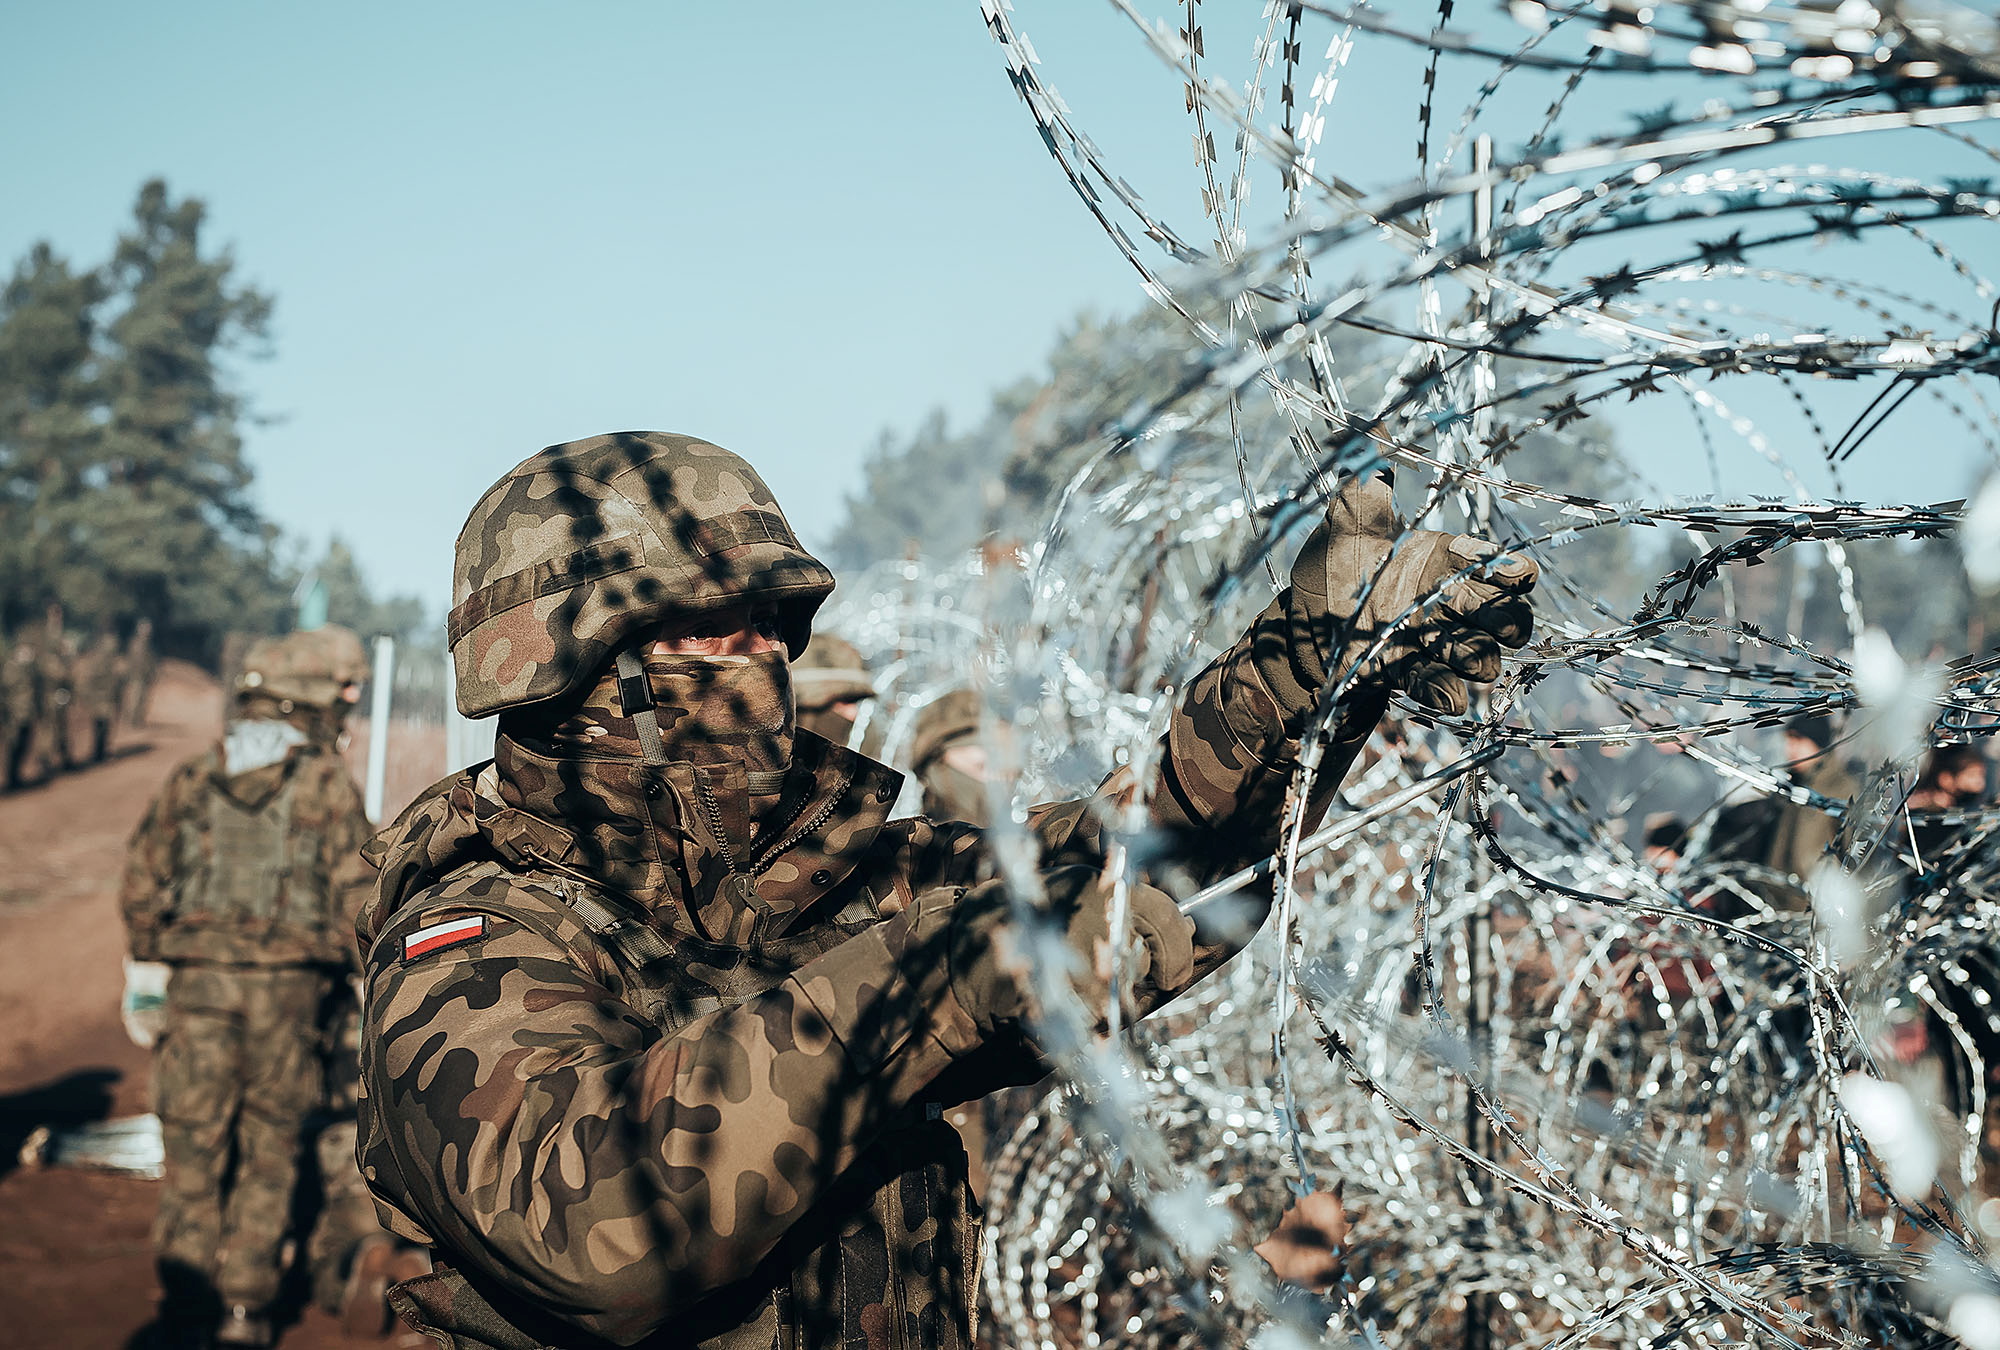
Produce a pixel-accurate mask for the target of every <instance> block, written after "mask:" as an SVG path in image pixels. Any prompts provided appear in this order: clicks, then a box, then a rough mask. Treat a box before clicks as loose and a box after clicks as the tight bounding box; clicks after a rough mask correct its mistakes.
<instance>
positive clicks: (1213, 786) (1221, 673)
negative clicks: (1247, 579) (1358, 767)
mask: <svg viewBox="0 0 2000 1350" xmlns="http://www.w3.org/2000/svg"><path fill="white" fill-rule="evenodd" d="M1267 613H1268V611H1267ZM1318 697H1319V691H1318V689H1317V688H1315V687H1314V686H1313V684H1312V683H1311V682H1310V681H1309V680H1307V679H1305V678H1304V677H1303V676H1302V675H1301V673H1300V672H1299V670H1298V668H1297V666H1296V663H1295V662H1294V661H1293V660H1292V658H1291V644H1290V642H1289V640H1288V639H1287V637H1286V636H1285V634H1284V632H1283V630H1282V626H1281V625H1279V624H1276V623H1274V622H1272V621H1269V620H1267V619H1266V618H1265V617H1263V616H1259V619H1258V621H1257V622H1256V623H1253V624H1252V625H1251V626H1250V629H1249V631H1247V632H1246V633H1244V634H1243V636H1242V637H1241V638H1239V639H1237V641H1236V643H1235V645H1233V646H1231V647H1230V648H1229V650H1227V651H1225V652H1223V653H1222V654H1221V655H1220V656H1218V657H1216V658H1215V660H1213V661H1211V662H1210V663H1209V664H1208V665H1207V666H1206V667H1205V668H1204V669H1203V670H1202V672H1201V673H1200V674H1199V675H1197V676H1195V678H1194V679H1193V680H1192V681H1190V682H1189V684H1188V689H1187V693H1186V695H1185V696H1184V697H1183V698H1182V699H1181V705H1180V707H1179V708H1178V709H1177V710H1176V711H1175V713H1174V718H1173V721H1172V722H1171V723H1170V724H1169V725H1168V727H1167V736H1166V747H1165V751H1166V752H1165V754H1164V755H1163V756H1162V760H1163V763H1162V766H1161V771H1160V785H1159V789H1158V791H1156V792H1155V793H1154V794H1153V798H1152V822H1153V824H1154V826H1155V827H1157V828H1159V829H1162V830H1166V831H1168V832H1170V833H1171V834H1173V835H1174V836H1176V837H1177V838H1178V839H1180V840H1181V842H1182V844H1183V847H1184V850H1185V851H1187V852H1189V853H1192V854H1193V855H1194V856H1193V858H1192V859H1191V861H1193V862H1194V863H1195V865H1196V867H1197V870H1198V871H1199V872H1200V873H1201V874H1202V879H1203V880H1205V881H1206V880H1214V879H1215V878H1217V877H1219V876H1222V875H1225V874H1226V873H1228V872H1232V871H1234V870H1236V869H1237V868H1239V867H1242V866H1244V865H1246V864H1248V863H1250V862H1253V861H1255V860H1256V859H1258V858H1262V857H1267V856H1269V855H1270V854H1271V853H1272V852H1273V851H1274V850H1275V849H1276V848H1277V847H1278V844H1279V842H1280V841H1279V833H1280V826H1281V824H1282V817H1283V814H1284V803H1285V793H1286V790H1287V788H1288V786H1289V785H1290V783H1291V779H1292V776H1293V774H1294V773H1296V772H1297V770H1298V767H1299V741H1300V737H1301V735H1302V734H1303V733H1304V731H1305V723H1306V721H1307V719H1308V717H1309V715H1310V713H1311V711H1312V709H1313V707H1314V706H1315V704H1316V703H1317V701H1318ZM1387 707H1388V695H1387V694H1385V693H1383V692H1381V691H1380V690H1376V689H1369V690H1365V691H1361V692H1357V693H1352V694H1350V695H1349V696H1348V697H1347V698H1346V699H1345V700H1344V701H1343V703H1342V705H1341V708H1340V713H1339V717H1338V719H1337V721H1336V722H1335V725H1334V734H1333V741H1332V743H1331V744H1329V745H1328V746H1327V750H1326V756H1325V758H1324V759H1323V760H1322V761H1321V765H1320V770H1319V774H1318V776H1317V778H1316V779H1315V780H1314V784H1313V786H1314V792H1313V797H1312V800H1311V801H1310V802H1309V803H1308V806H1307V813H1306V822H1305V824H1306V828H1307V829H1308V830H1311V829H1313V828H1315V827H1316V826H1317V825H1318V824H1319V822H1320V820H1321V819H1322V818H1323V817H1324V816H1325V814H1326V809H1327V807H1328V805H1329V804H1331V802H1332V800H1333V795H1334V793H1335V791H1336V790H1338V788H1339V787H1340V781H1341V779H1342V778H1343V777H1345V776H1346V773H1347V768H1348V766H1349V765H1350V764H1352V763H1353V762H1354V757H1355V756H1356V755H1357V754H1359V753H1360V751H1361V747H1362V745H1363V744H1364V743H1365V742H1366V741H1367V739H1368V737H1369V734H1370V733H1371V732H1373V731H1374V729H1375V724H1376V723H1377V722H1378V721H1380V720H1381V717H1382V713H1383V712H1384V710H1385V709H1386V708H1387Z"/></svg>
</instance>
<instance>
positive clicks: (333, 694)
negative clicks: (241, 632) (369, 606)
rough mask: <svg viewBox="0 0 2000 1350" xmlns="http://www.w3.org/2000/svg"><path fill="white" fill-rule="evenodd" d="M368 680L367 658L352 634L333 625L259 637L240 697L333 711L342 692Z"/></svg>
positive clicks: (246, 659) (241, 677) (246, 662)
mask: <svg viewBox="0 0 2000 1350" xmlns="http://www.w3.org/2000/svg"><path fill="white" fill-rule="evenodd" d="M367 678H368V654H367V653H366V652H365V651H363V650H362V647H361V639H360V638H358V637H356V636H355V635H354V633H353V631H352V630H350V629H346V628H342V627H341V626H340V625H339V624H334V623H330V624H327V625H325V626H324V627H321V628H314V629H312V630H310V631H308V632H303V633H287V634H285V636H283V637H275V638H273V637H267V638H258V639H257V640H256V641H255V642H253V643H251V644H250V650H249V651H247V652H245V653H244V654H243V669H242V670H241V671H239V672H237V676H236V695H237V697H238V698H244V697H248V696H250V695H254V694H262V695H264V696H265V697H267V698H274V699H277V700H279V701H280V702H285V701H289V702H292V703H298V704H304V705H306V706H309V707H315V708H330V707H334V706H337V705H341V704H344V703H345V702H346V700H345V699H343V698H342V697H341V691H342V690H344V689H346V688H347V686H349V685H351V684H360V683H361V682H362V681H363V680H365V679H367Z"/></svg>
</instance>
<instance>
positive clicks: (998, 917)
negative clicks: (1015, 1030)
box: [918, 866, 1195, 1034]
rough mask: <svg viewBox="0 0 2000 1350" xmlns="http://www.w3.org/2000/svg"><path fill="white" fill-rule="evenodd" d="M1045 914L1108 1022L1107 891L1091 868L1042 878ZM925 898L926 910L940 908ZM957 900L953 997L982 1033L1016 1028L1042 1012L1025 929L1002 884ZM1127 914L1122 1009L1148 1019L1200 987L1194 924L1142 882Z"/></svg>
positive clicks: (1079, 986) (948, 963)
mask: <svg viewBox="0 0 2000 1350" xmlns="http://www.w3.org/2000/svg"><path fill="white" fill-rule="evenodd" d="M1043 883H1044V886H1045V888H1046V890H1047V893H1048V898H1049V911H1048V912H1049V916H1050V918H1051V919H1052V920H1053V921H1054V922H1056V923H1058V924H1061V925H1062V927H1063V937H1064V940H1065V942H1066V943H1067V944H1068V946H1069V948H1070V950H1071V951H1072V952H1074V953H1075V954H1076V956H1077V957H1079V958H1080V959H1079V960H1078V961H1077V962H1076V963H1075V965H1074V966H1073V967H1072V970H1071V983H1072V985H1073V987H1074V988H1075V990H1076V993H1077V997H1078V998H1080V999H1081V1000H1082V1001H1083V1005H1084V1006H1085V1007H1086V1008H1088V1009H1090V1010H1091V1011H1092V1013H1093V1014H1094V1015H1095V1017H1096V1018H1097V1021H1098V1024H1099V1025H1102V1024H1103V1022H1104V1018H1105V1012H1106V1010H1107V1009H1108V1007H1109V1006H1110V999H1111V989H1110V979H1111V899H1112V892H1111V887H1110V885H1109V884H1108V883H1106V882H1105V880H1104V879H1103V877H1102V875H1101V874H1099V873H1098V872H1097V871H1096V870H1095V869H1094V868H1089V867H1082V866H1075V867H1062V868H1057V869H1055V870H1053V871H1051V872H1048V873H1046V874H1044V877H1043ZM938 894H939V893H938V892H932V893H931V894H930V895H927V896H922V897H919V899H918V905H919V907H920V908H923V907H926V905H927V902H928V903H936V902H935V901H932V899H931V897H932V896H936V895H938ZM947 894H949V895H950V896H951V897H952V898H951V899H950V900H949V901H948V903H949V906H950V919H949V929H948V934H949V935H948V937H946V938H945V940H944V942H943V944H942V945H943V948H944V955H945V960H944V962H943V963H942V964H943V965H944V967H945V969H946V974H947V978H948V979H949V981H950V986H951V992H952V996H953V998H954V999H955V1000H956V1001H957V1003H958V1005H959V1007H961V1008H963V1009H964V1010H965V1011H966V1012H967V1013H968V1014H969V1015H970V1016H971V1017H972V1018H973V1020H974V1021H975V1022H977V1023H978V1024H979V1027H980V1029H981V1031H982V1032H984V1033H987V1034H991V1033H992V1032H993V1031H995V1030H997V1029H998V1028H1000V1027H1002V1026H1006V1025H1017V1024H1019V1023H1020V1022H1022V1021H1023V1020H1024V1019H1026V1018H1027V1017H1028V1016H1029V1015H1030V1014H1031V1013H1033V1012H1035V1011H1036V1010H1037V1001H1036V998H1035V995H1034V991H1033V989H1032V987H1031V985H1030V983H1029V980H1030V972H1029V971H1028V970H1027V968H1026V964H1025V961H1024V960H1023V955H1024V954H1023V953H1022V952H1021V951H1020V950H1019V938H1020V932H1019V928H1018V925H1017V922H1016V919H1015V916H1014V912H1013V906H1012V904H1011V903H1010V902H1009V900H1008V898H1007V892H1006V889H1005V887H1004V885H1003V884H1002V883H1001V882H998V881H989V882H987V883H986V884H984V885H982V886H977V887H975V888H973V889H972V890H970V891H966V892H964V893H962V894H960V893H958V892H956V891H953V892H949V893H947ZM1126 909H1127V915H1128V920H1129V924H1130V927H1131V930H1132V933H1133V935H1134V936H1135V937H1136V938H1137V939H1138V940H1137V941H1136V942H1135V943H1133V945H1132V947H1131V949H1130V950H1129V951H1128V952H1127V953H1126V957H1125V960H1124V962H1123V963H1122V969H1121V970H1120V972H1119V973H1120V975H1121V977H1122V979H1123V982H1124V985H1125V987H1124V988H1123V989H1121V990H1120V991H1119V996H1120V999H1121V1001H1122V1003H1123V1006H1124V1007H1125V1009H1126V1011H1127V1012H1128V1013H1129V1014H1130V1015H1132V1016H1135V1017H1137V1016H1143V1015H1144V1014H1145V1013H1147V1012H1150V1011H1151V1010H1152V1009H1153V1008H1155V1007H1157V1006H1158V1005H1159V1004H1161V1003H1163V1002H1165V1001H1166V999H1167V998H1169V997H1171V996H1172V995H1174V994H1176V993H1179V992H1180V991H1181V990H1182V989H1184V988H1186V987H1187V986H1188V985H1189V984H1190V983H1192V982H1193V980H1194V969H1195V952H1194V923H1193V921H1192V920H1190V919H1188V918H1187V916H1186V915H1184V914H1182V913H1181V911H1180V906H1179V905H1177V904H1175V903H1174V899H1173V897H1172V896H1170V895H1168V894H1167V893H1166V892H1165V891H1162V890H1159V889H1157V888H1156V887H1152V886H1148V885H1146V884H1145V883H1143V882H1133V883H1132V884H1131V887H1130V890H1129V894H1128V899H1127V905H1126Z"/></svg>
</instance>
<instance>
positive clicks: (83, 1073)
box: [0, 663, 442, 1350]
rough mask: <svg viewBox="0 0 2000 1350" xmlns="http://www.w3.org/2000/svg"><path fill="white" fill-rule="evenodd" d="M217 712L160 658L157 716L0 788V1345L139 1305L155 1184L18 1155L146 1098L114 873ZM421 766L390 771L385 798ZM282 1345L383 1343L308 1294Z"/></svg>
mask: <svg viewBox="0 0 2000 1350" xmlns="http://www.w3.org/2000/svg"><path fill="white" fill-rule="evenodd" d="M220 714H221V700H220V698H219V696H218V694H217V691H216V685H215V682H214V681H213V680H212V679H210V678H209V677H208V676H207V675H205V674H203V673H202V672H200V671H198V670H196V669H194V668H193V667H191V666H184V665H178V664H174V663H169V664H167V665H166V666H165V667H164V668H163V669H162V671H161V675H160V681H159V684H158V686H157V687H156V690H155V693H154V699H153V711H152V717H153V723H154V725H153V726H151V727H149V728H148V729H147V730H146V731H144V732H143V733H126V742H127V747H126V748H125V749H124V750H123V751H122V752H121V753H119V754H118V755H117V756H116V757H115V758H114V759H112V760H111V761H110V762H108V763H106V764H102V765H99V766H96V767H94V768H89V769H85V770H82V771H79V772H76V773H71V774H67V775H64V776H61V777H58V778H56V779H54V780H52V781H50V782H49V783H46V784H44V785H43V786H40V787H36V788H30V789H27V790H25V791H22V792H18V793H14V794H10V795H8V796H4V797H0V1344H4V1345H6V1346H9V1347H15V1348H16V1350H45V1348H46V1350H100V1347H101V1348H103V1350H118V1348H119V1347H123V1346H125V1345H126V1343H127V1342H128V1340H130V1338H131V1337H132V1335H133V1333H134V1332H135V1331H137V1330H138V1328H139V1327H140V1326H141V1325H142V1324H144V1323H145V1322H146V1321H147V1319H148V1318H149V1317H150V1316H151V1310H152V1304H153V1298H154V1286H153V1272H152V1253H151V1248H150V1243H149V1239H148V1229H149V1226H150V1225H151V1223H152V1218H153V1210H154V1206H155V1203H156V1194H157V1191H158V1186H157V1184H156V1183H153V1182H148V1181H140V1180H132V1179H129V1178H125V1177H118V1176H105V1175H93V1174H90V1173H85V1172H77V1171H70V1170H66V1169H57V1170H49V1171H35V1170H30V1169H24V1168H22V1167H19V1166H17V1164H16V1154H17V1151H18V1149H19V1146H20V1143H21V1140H22V1139H23V1138H24V1137H25V1136H26V1135H27V1134H28V1132H29V1131H30V1130H32V1129H34V1128H35V1127H37V1126H40V1125H62V1124H71V1123H81V1122H83V1121H88V1120H95V1119H100V1118H103V1117H105V1116H112V1115H125V1114H129V1113H134V1112H142V1111H146V1110H148V1109H150V1103H149V1102H148V1099H147V1092H148V1088H147V1072H148V1068H149V1061H148V1057H147V1054H146V1052H145V1051H143V1050H140V1049H138V1048H137V1047H135V1046H134V1045H133V1044H132V1043H131V1042H130V1041H129V1040H127V1039H126V1037H125V1033H124V1030H123V1028H122V1027H121V1026H120V1024H119V1020H118V999H119V993H120V990H121V988H122V984H123V972H122V966H121V962H122V959H123V957H124V952H125V934H124V928H123V925H122V923H121V922H120V919H119V916H118V903H117V888H118V878H119V875H120V872H121V870H122V868H123V866H124V851H125V848H124V846H125V840H126V837H127V836H128V835H130V833H131V832H132V828H133V826H135V825H136V824H137V823H138V820H139V816H140V815H141V813H142V812H143V811H144V810H145V807H146V803H147V802H148V800H150V799H151V797H152V794H153V793H154V791H155V790H156V789H157V788H158V787H159V785H160V784H161V782H162V781H164V779H165V778H166V776H167V774H168V773H169V772H170V771H171V770H172V768H173V766H174V765H175V764H176V763H178V762H179V761H180V760H181V759H183V758H184V757H186V756H188V755H190V754H193V753H194V752H195V751H196V750H198V749H199V748H200V747H201V746H202V745H204V744H206V743H207V742H208V741H210V740H211V739H213V738H214V736H215V734H216V732H217V728H218V722H219V718H220ZM441 739H442V733H439V740H440V743H441ZM438 754H439V757H440V759H441V756H442V751H441V749H440V750H439V752H438ZM394 767H396V766H395V764H394V761H393V760H392V769H393V768H394ZM429 767H430V766H428V765H424V766H412V768H411V770H410V771H409V772H407V773H400V774H396V775H395V780H394V781H392V784H391V793H390V795H391V798H392V800H393V799H394V798H395V797H396V796H398V795H405V796H406V795H408V793H409V792H413V791H414V790H415V789H416V788H417V787H420V786H421V785H422V783H423V782H424V781H426V778H425V773H424V770H425V769H428V768H429ZM430 776H432V777H434V776H435V773H434V772H433V773H431V774H430ZM406 784H407V786H406ZM399 788H400V789H403V790H402V792H401V793H400V794H399V792H398V789H399ZM419 1343H422V1342H419ZM280 1344H282V1345H283V1346H284V1347H285V1350H335V1348H336V1347H340V1348H341V1350H351V1348H352V1347H357V1346H384V1345H388V1344H392V1342H385V1341H357V1340H350V1339H348V1338H347V1337H345V1336H343V1335H342V1334H341V1331H340V1329H339V1327H338V1326H337V1325H336V1324H335V1323H334V1322H333V1320H332V1319H330V1318H328V1317H326V1316H325V1315H324V1314H321V1313H319V1312H318V1311H316V1310H313V1309H307V1310H306V1311H305V1313H304V1315H303V1317H302V1319H301V1320H300V1321H299V1322H298V1323H297V1324H296V1325H294V1326H292V1327H290V1328H288V1329H287V1330H286V1331H285V1333H284V1336H283V1339H282V1341H281V1342H280Z"/></svg>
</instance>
